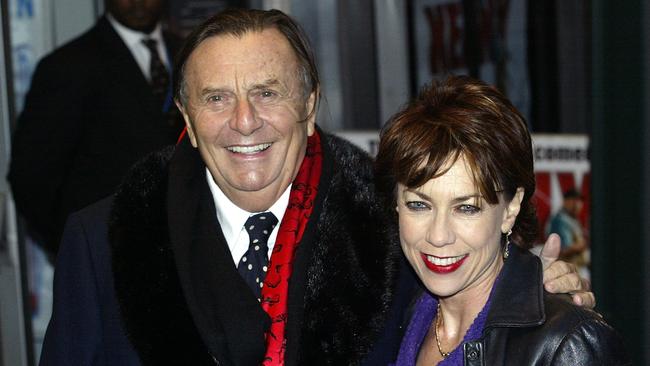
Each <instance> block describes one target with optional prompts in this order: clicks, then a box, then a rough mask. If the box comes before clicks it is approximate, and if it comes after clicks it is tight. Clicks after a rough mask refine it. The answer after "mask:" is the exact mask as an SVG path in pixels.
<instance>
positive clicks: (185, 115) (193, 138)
mask: <svg viewBox="0 0 650 366" xmlns="http://www.w3.org/2000/svg"><path fill="white" fill-rule="evenodd" d="M174 103H175V104H176V108H178V110H179V111H181V114H182V115H183V120H184V121H185V127H186V128H187V135H188V136H189V138H190V142H191V143H192V146H194V147H197V146H198V144H197V142H196V135H195V134H194V128H193V127H192V121H191V120H190V115H189V114H188V113H187V109H186V108H185V107H184V106H183V104H182V103H181V102H180V101H179V100H178V99H174Z"/></svg>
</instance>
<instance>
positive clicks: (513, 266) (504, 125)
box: [376, 77, 629, 365]
mask: <svg viewBox="0 0 650 366" xmlns="http://www.w3.org/2000/svg"><path fill="white" fill-rule="evenodd" d="M376 164H377V169H376V170H377V173H378V179H379V183H378V184H379V187H380V188H381V189H384V190H386V191H392V192H394V198H395V201H394V204H395V207H396V210H397V212H398V216H399V231H400V242H401V246H402V250H403V251H404V254H405V256H406V258H407V260H408V262H409V263H410V265H411V266H412V267H413V269H414V271H415V273H416V274H417V275H418V277H419V278H420V280H421V282H422V284H423V285H424V288H423V289H422V292H421V293H420V294H419V295H417V296H416V298H415V299H414V301H413V309H412V311H411V314H412V316H411V318H410V319H409V322H408V327H407V330H406V333H405V335H404V337H403V340H402V344H401V348H400V351H399V355H398V356H397V360H396V362H395V364H396V365H416V364H417V365H435V364H438V365H463V364H465V365H531V364H543V365H556V364H557V365H565V364H569V363H570V362H573V363H575V362H576V361H577V362H578V364H585V365H592V364H593V365H626V364H629V361H628V358H627V355H626V354H625V351H624V347H623V345H622V343H621V340H620V338H619V337H618V335H617V334H616V333H615V331H614V330H613V329H612V328H611V327H609V326H608V325H607V324H606V323H605V322H604V321H603V320H602V318H601V317H600V316H599V315H597V314H596V313H594V312H592V311H590V310H587V309H582V308H578V307H576V306H575V305H573V304H570V303H569V302H567V301H565V300H564V299H561V298H560V295H553V294H548V293H546V292H544V291H543V286H542V271H541V268H542V266H541V263H540V261H539V259H538V258H537V257H535V256H533V255H532V254H530V253H529V252H528V251H527V250H525V249H527V248H529V246H530V244H531V243H532V240H533V238H534V237H535V234H536V232H535V228H536V218H535V210H534V206H533V204H532V203H531V197H532V195H533V193H534V191H535V175H534V172H533V154H532V145H531V139H530V134H529V132H528V130H527V128H526V123H525V122H524V120H523V118H522V116H521V114H520V113H519V112H518V111H517V110H516V109H515V108H514V107H513V106H512V104H511V103H510V102H509V101H508V100H507V99H506V98H505V97H504V96H503V95H502V94H501V93H499V92H498V91H497V90H496V89H494V88H492V87H490V86H488V85H486V84H483V83H482V82H479V81H476V80H473V79H470V78H467V77H451V78H449V79H447V80H446V81H443V82H440V83H434V84H432V85H431V86H429V87H427V88H425V89H423V91H422V92H421V94H420V95H419V96H418V98H416V99H415V100H414V101H413V102H412V103H411V104H409V105H408V106H407V107H406V108H405V109H404V110H402V111H401V112H399V113H397V114H396V115H395V116H394V117H393V118H392V120H391V121H390V122H389V123H388V124H387V125H386V128H385V130H384V131H382V134H381V140H380V144H379V152H378V155H377V162H376Z"/></svg>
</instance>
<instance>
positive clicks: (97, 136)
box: [8, 0, 183, 258]
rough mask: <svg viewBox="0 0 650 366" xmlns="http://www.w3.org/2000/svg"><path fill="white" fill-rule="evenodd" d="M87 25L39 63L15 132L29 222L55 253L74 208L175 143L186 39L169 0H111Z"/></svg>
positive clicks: (18, 184) (15, 185) (15, 179)
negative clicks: (175, 89) (176, 68)
mask: <svg viewBox="0 0 650 366" xmlns="http://www.w3.org/2000/svg"><path fill="white" fill-rule="evenodd" d="M105 9H106V13H105V14H104V16H102V17H101V18H100V19H99V20H98V21H97V23H96V24H95V25H94V26H93V27H92V28H91V29H90V30H89V31H87V32H86V33H84V34H83V35H81V36H80V37H78V38H76V39H74V40H72V41H71V42H70V43H67V44H65V45H63V46H62V47H60V48H58V49H56V50H54V51H53V52H52V53H51V54H49V55H47V56H46V57H44V58H43V59H42V60H41V61H40V62H39V64H38V66H37V68H36V71H35V73H34V76H33V78H32V85H31V88H30V91H29V93H28V94H27V97H26V100H25V108H24V110H23V112H22V114H21V115H20V116H19V118H18V124H17V127H16V131H15V134H14V137H13V144H12V145H13V148H12V157H11V167H10V171H9V177H8V179H9V182H10V183H11V188H12V192H13V195H14V199H15V202H16V207H17V209H18V211H19V213H20V214H21V215H22V216H23V217H24V219H25V221H26V224H27V229H28V232H29V234H30V236H32V237H33V238H34V239H35V241H36V242H37V243H38V244H39V245H41V246H42V247H43V248H44V249H45V251H46V252H47V254H48V256H49V257H50V258H52V257H53V256H54V255H56V252H57V250H58V246H59V241H60V239H61V234H62V231H63V225H64V223H65V220H66V218H67V216H68V215H69V214H70V213H71V212H73V211H76V210H78V209H80V208H82V207H84V206H86V205H88V204H90V203H92V202H94V201H97V200H98V199H101V198H102V197H105V196H107V195H109V194H110V193H112V192H113V191H114V189H115V187H116V186H117V184H118V182H119V181H120V180H121V178H122V175H123V174H124V173H125V172H126V170H127V168H128V167H130V166H131V165H132V164H133V163H134V162H135V161H136V160H138V159H139V158H141V157H142V156H144V155H145V154H146V153H148V152H150V151H153V150H157V149H159V148H160V147H162V146H165V145H168V144H170V143H173V142H175V140H176V138H177V137H178V135H179V133H180V131H181V129H182V125H183V124H182V119H181V118H180V114H179V113H178V112H177V110H176V108H174V106H173V102H172V98H171V87H170V85H171V83H170V80H171V67H170V65H171V64H172V61H173V60H172V57H173V55H174V54H175V53H176V50H177V49H178V48H179V47H180V40H179V39H177V38H175V37H173V36H171V35H170V34H167V33H165V32H163V31H162V26H161V17H162V15H163V13H164V9H165V1H164V0H106V1H105Z"/></svg>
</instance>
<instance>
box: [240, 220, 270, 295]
mask: <svg viewBox="0 0 650 366" xmlns="http://www.w3.org/2000/svg"><path fill="white" fill-rule="evenodd" d="M277 223H278V219H277V218H276V217H275V215H273V213H271V212H262V213H260V214H256V215H253V216H251V217H249V218H248V220H246V224H244V226H245V228H246V231H247V232H248V236H249V238H250V242H249V246H248V250H247V251H246V253H244V255H243V256H242V257H241V260H240V261H239V265H238V266H237V270H238V271H239V274H240V275H241V276H242V277H243V278H244V280H245V281H246V283H247V284H248V286H249V287H250V288H251V289H252V290H253V293H254V294H255V296H256V297H257V298H258V299H259V298H260V294H261V289H262V283H263V282H264V278H265V277H266V271H267V266H268V264H269V258H268V245H267V244H268V240H269V236H270V235H271V232H272V231H273V228H275V225H277Z"/></svg>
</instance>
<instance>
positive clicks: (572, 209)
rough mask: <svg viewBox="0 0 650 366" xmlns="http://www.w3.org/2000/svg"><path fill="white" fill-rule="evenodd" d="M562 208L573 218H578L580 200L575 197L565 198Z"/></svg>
mask: <svg viewBox="0 0 650 366" xmlns="http://www.w3.org/2000/svg"><path fill="white" fill-rule="evenodd" d="M564 208H565V210H566V211H567V212H568V213H569V215H571V216H573V217H578V216H579V215H580V211H582V199H580V198H577V197H571V198H565V199H564Z"/></svg>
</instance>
